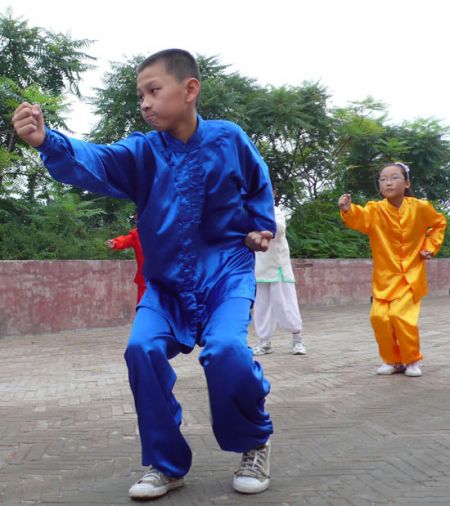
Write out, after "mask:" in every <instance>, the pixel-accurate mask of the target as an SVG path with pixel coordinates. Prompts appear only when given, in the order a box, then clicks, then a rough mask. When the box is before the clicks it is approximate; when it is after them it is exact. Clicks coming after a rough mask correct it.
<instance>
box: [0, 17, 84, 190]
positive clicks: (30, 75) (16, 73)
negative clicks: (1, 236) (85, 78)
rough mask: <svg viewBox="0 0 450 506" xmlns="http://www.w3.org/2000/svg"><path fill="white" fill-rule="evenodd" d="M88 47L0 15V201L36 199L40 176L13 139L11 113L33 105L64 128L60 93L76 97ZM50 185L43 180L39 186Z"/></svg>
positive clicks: (64, 109) (24, 148) (39, 170)
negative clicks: (23, 196) (24, 195)
mask: <svg viewBox="0 0 450 506" xmlns="http://www.w3.org/2000/svg"><path fill="white" fill-rule="evenodd" d="M90 44H91V41H90V40H87V39H82V40H75V39H72V38H71V37H70V36H69V35H63V34H60V33H53V32H50V31H48V30H45V29H43V28H40V27H29V26H28V23H27V22H26V21H24V20H22V19H14V18H12V16H11V14H10V13H7V14H6V15H3V14H1V15H0V197H1V196H3V197H5V196H8V195H11V196H13V197H17V195H21V194H24V193H25V194H26V195H27V198H28V199H34V198H38V197H37V196H36V195H35V190H36V174H37V173H40V174H41V175H42V173H43V168H42V165H41V166H40V168H38V167H37V165H39V164H40V162H38V161H37V159H36V158H33V157H32V156H30V154H29V153H30V150H29V148H28V147H27V146H25V145H24V143H23V142H22V141H21V140H20V139H19V138H18V137H17V135H16V134H15V132H14V129H13V127H12V124H11V118H12V115H13V112H14V110H15V109H16V107H17V106H18V105H19V104H20V103H22V102H24V101H27V102H30V103H37V104H40V105H41V107H42V109H43V111H44V114H45V118H46V122H47V124H48V125H49V126H50V127H53V128H66V129H67V126H66V124H65V122H64V113H66V112H67V104H66V102H65V99H64V96H63V93H64V92H65V90H66V88H68V89H69V90H70V91H72V92H73V93H75V94H76V95H78V96H79V95H80V92H79V88H78V81H79V79H80V77H81V75H82V74H83V72H86V71H87V70H89V69H91V68H92V65H91V63H90V62H91V61H93V60H94V58H93V57H91V56H89V55H88V54H86V53H85V52H83V49H85V48H86V47H88V46H89V45H90ZM30 159H33V163H32V164H31V165H29V160H30ZM28 169H30V172H28ZM38 179H40V180H41V181H43V180H44V179H45V177H43V176H42V177H38ZM49 184H50V183H49V179H48V178H47V179H46V180H45V184H44V185H43V186H46V185H49ZM27 186H28V188H26V187H27Z"/></svg>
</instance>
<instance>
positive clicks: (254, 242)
mask: <svg viewBox="0 0 450 506" xmlns="http://www.w3.org/2000/svg"><path fill="white" fill-rule="evenodd" d="M272 238H273V234H272V232H269V230H262V231H261V232H258V231H254V232H250V233H249V234H248V235H247V237H246V238H245V245H246V246H247V248H249V249H251V250H252V251H267V250H268V249H269V242H270V241H271V239H272Z"/></svg>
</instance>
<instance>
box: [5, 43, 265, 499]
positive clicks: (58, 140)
mask: <svg viewBox="0 0 450 506" xmlns="http://www.w3.org/2000/svg"><path fill="white" fill-rule="evenodd" d="M199 93H200V76H199V71H198V67H197V64H196V61H195V59H194V58H193V57H192V56H191V55H190V54H189V53H187V52H186V51H183V50H179V49H169V50H165V51H161V52H159V53H156V54H154V55H152V56H150V57H149V58H147V59H146V60H144V61H143V62H142V63H141V64H140V65H139V67H138V69H137V94H138V98H139V101H140V107H141V111H142V115H143V117H144V119H145V120H146V121H147V122H148V123H149V124H150V125H151V126H152V127H153V128H154V130H153V131H151V132H149V133H146V134H144V133H134V134H132V135H131V136H130V137H128V138H126V139H124V140H121V141H119V142H117V143H115V144H112V145H108V146H105V145H95V144H91V143H87V142H83V141H79V140H76V139H71V138H68V137H66V136H65V135H63V134H61V133H59V132H56V131H52V130H49V129H48V128H46V127H45V125H44V121H43V117H42V112H41V110H40V108H39V106H37V105H31V104H28V103H23V104H22V105H21V106H19V107H18V108H17V110H16V112H15V114H14V117H13V123H14V126H15V129H16V131H17V133H18V135H19V136H20V137H21V138H22V139H23V140H25V141H26V142H28V143H29V144H30V145H32V146H34V147H36V148H37V149H38V150H39V151H40V152H41V156H42V159H43V161H44V164H45V165H46V167H47V168H48V170H49V172H50V174H51V175H52V176H53V177H54V178H55V179H56V180H58V181H61V182H63V183H67V184H72V185H75V186H78V187H80V188H83V189H85V190H89V191H92V192H95V193H100V194H103V195H109V196H113V197H120V198H130V199H131V200H133V201H134V202H135V203H136V206H137V211H138V214H139V225H138V229H139V236H140V238H141V242H142V247H143V251H144V257H145V258H146V259H150V261H147V260H146V261H145V264H144V276H145V278H146V280H147V282H148V283H147V290H146V293H145V295H144V297H143V298H142V300H141V301H140V303H139V305H138V309H137V314H136V318H135V321H134V324H133V328H132V331H131V336H130V340H129V343H128V346H127V349H126V352H125V359H126V362H127V366H128V371H129V381H130V386H131V389H132V391H133V395H134V399H135V405H136V412H137V417H138V425H139V431H140V437H141V444H142V463H143V465H144V466H150V468H149V470H148V472H147V473H146V474H145V475H144V477H143V478H142V479H141V480H139V481H138V482H137V483H136V484H134V485H133V486H132V487H131V488H130V491H129V494H130V496H131V497H133V498H139V499H146V498H153V497H158V496H160V495H163V494H165V493H166V492H168V491H169V490H171V489H174V488H177V487H180V486H182V485H183V484H184V480H183V477H184V475H185V474H186V473H187V472H188V470H189V468H190V465H191V458H192V454H191V450H190V448H189V446H188V444H187V442H186V440H185V439H184V437H183V435H182V433H181V431H180V425H181V421H182V414H181V406H180V404H179V403H178V401H177V400H176V399H175V397H174V395H173V393H172V388H173V386H174V383H175V379H176V375H175V373H174V371H173V369H172V368H171V366H170V364H169V359H171V358H173V357H174V356H176V355H177V354H178V353H180V352H182V353H189V352H190V351H191V350H192V348H193V347H194V346H195V345H196V344H197V345H199V346H201V347H202V351H201V353H200V357H199V360H200V363H201V365H202V366H203V368H204V372H205V375H206V380H207V385H208V391H209V398H210V406H211V414H212V426H213V431H214V434H215V437H216V439H217V441H218V443H219V445H220V447H221V448H222V449H224V450H228V451H234V452H239V453H243V456H242V460H241V465H240V468H239V469H238V471H236V473H235V475H234V479H233V486H234V488H235V490H237V491H239V492H242V493H257V492H262V491H263V490H265V489H266V488H267V487H268V485H269V481H270V476H269V456H270V443H269V436H270V434H271V433H272V423H271V421H270V417H269V414H268V413H267V412H266V411H265V409H264V399H265V396H266V395H267V394H268V392H269V383H268V381H267V380H266V379H265V378H264V376H263V371H262V369H261V367H260V365H259V364H258V363H257V362H254V361H253V353H252V351H251V349H250V348H249V347H248V345H247V340H246V337H247V326H248V324H249V321H250V316H249V315H250V307H251V304H252V301H253V299H254V295H255V277H254V253H253V252H254V251H265V250H267V249H268V244H269V241H270V239H271V238H272V237H273V235H274V233H275V220H274V212H273V195H272V188H271V185H270V180H269V175H268V169H267V166H266V164H265V163H264V162H263V160H262V159H261V156H260V154H259V153H258V151H257V150H256V148H255V146H254V145H253V144H252V142H251V141H250V139H249V138H248V137H247V136H246V134H245V133H244V132H243V131H242V130H241V129H240V128H239V127H238V126H237V125H235V124H233V123H230V122H227V121H205V120H203V119H202V118H201V117H200V116H198V114H197V100H198V97H199Z"/></svg>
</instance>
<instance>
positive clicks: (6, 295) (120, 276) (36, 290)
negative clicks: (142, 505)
mask: <svg viewBox="0 0 450 506" xmlns="http://www.w3.org/2000/svg"><path fill="white" fill-rule="evenodd" d="M293 266H294V272H295V276H296V279H297V293H298V296H299V301H300V304H301V305H305V306H306V305H339V304H359V303H368V302H369V300H370V295H371V270H372V262H371V261H370V260H293ZM135 269H136V267H135V262H134V261H132V260H57V261H0V336H2V335H3V336H4V335H21V334H39V333H43V332H57V331H60V330H70V329H76V328H95V327H113V326H117V325H125V324H127V323H129V322H131V321H132V319H133V315H134V309H135V300H136V293H137V291H136V286H135V285H134V283H133V278H134V273H135ZM428 281H429V286H430V295H432V296H442V295H449V290H450V258H444V259H434V260H432V261H430V262H429V263H428Z"/></svg>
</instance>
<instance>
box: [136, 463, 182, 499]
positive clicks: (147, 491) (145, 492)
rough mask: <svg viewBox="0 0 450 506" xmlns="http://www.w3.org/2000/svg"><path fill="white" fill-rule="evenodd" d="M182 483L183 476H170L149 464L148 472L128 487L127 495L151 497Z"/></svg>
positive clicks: (139, 497) (140, 497) (138, 497)
mask: <svg viewBox="0 0 450 506" xmlns="http://www.w3.org/2000/svg"><path fill="white" fill-rule="evenodd" d="M183 485H184V478H183V477H181V478H171V477H170V476H166V475H164V474H162V473H161V472H160V471H158V470H157V469H155V468H154V467H152V466H150V467H149V468H148V472H147V473H145V474H144V476H143V477H142V478H141V479H140V480H138V481H137V482H136V483H135V484H134V485H133V486H132V487H131V488H130V490H129V491H128V495H129V496H130V497H132V498H133V499H151V498H153V497H160V496H162V495H164V494H167V492H169V490H173V489H174V488H178V487H182V486H183Z"/></svg>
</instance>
